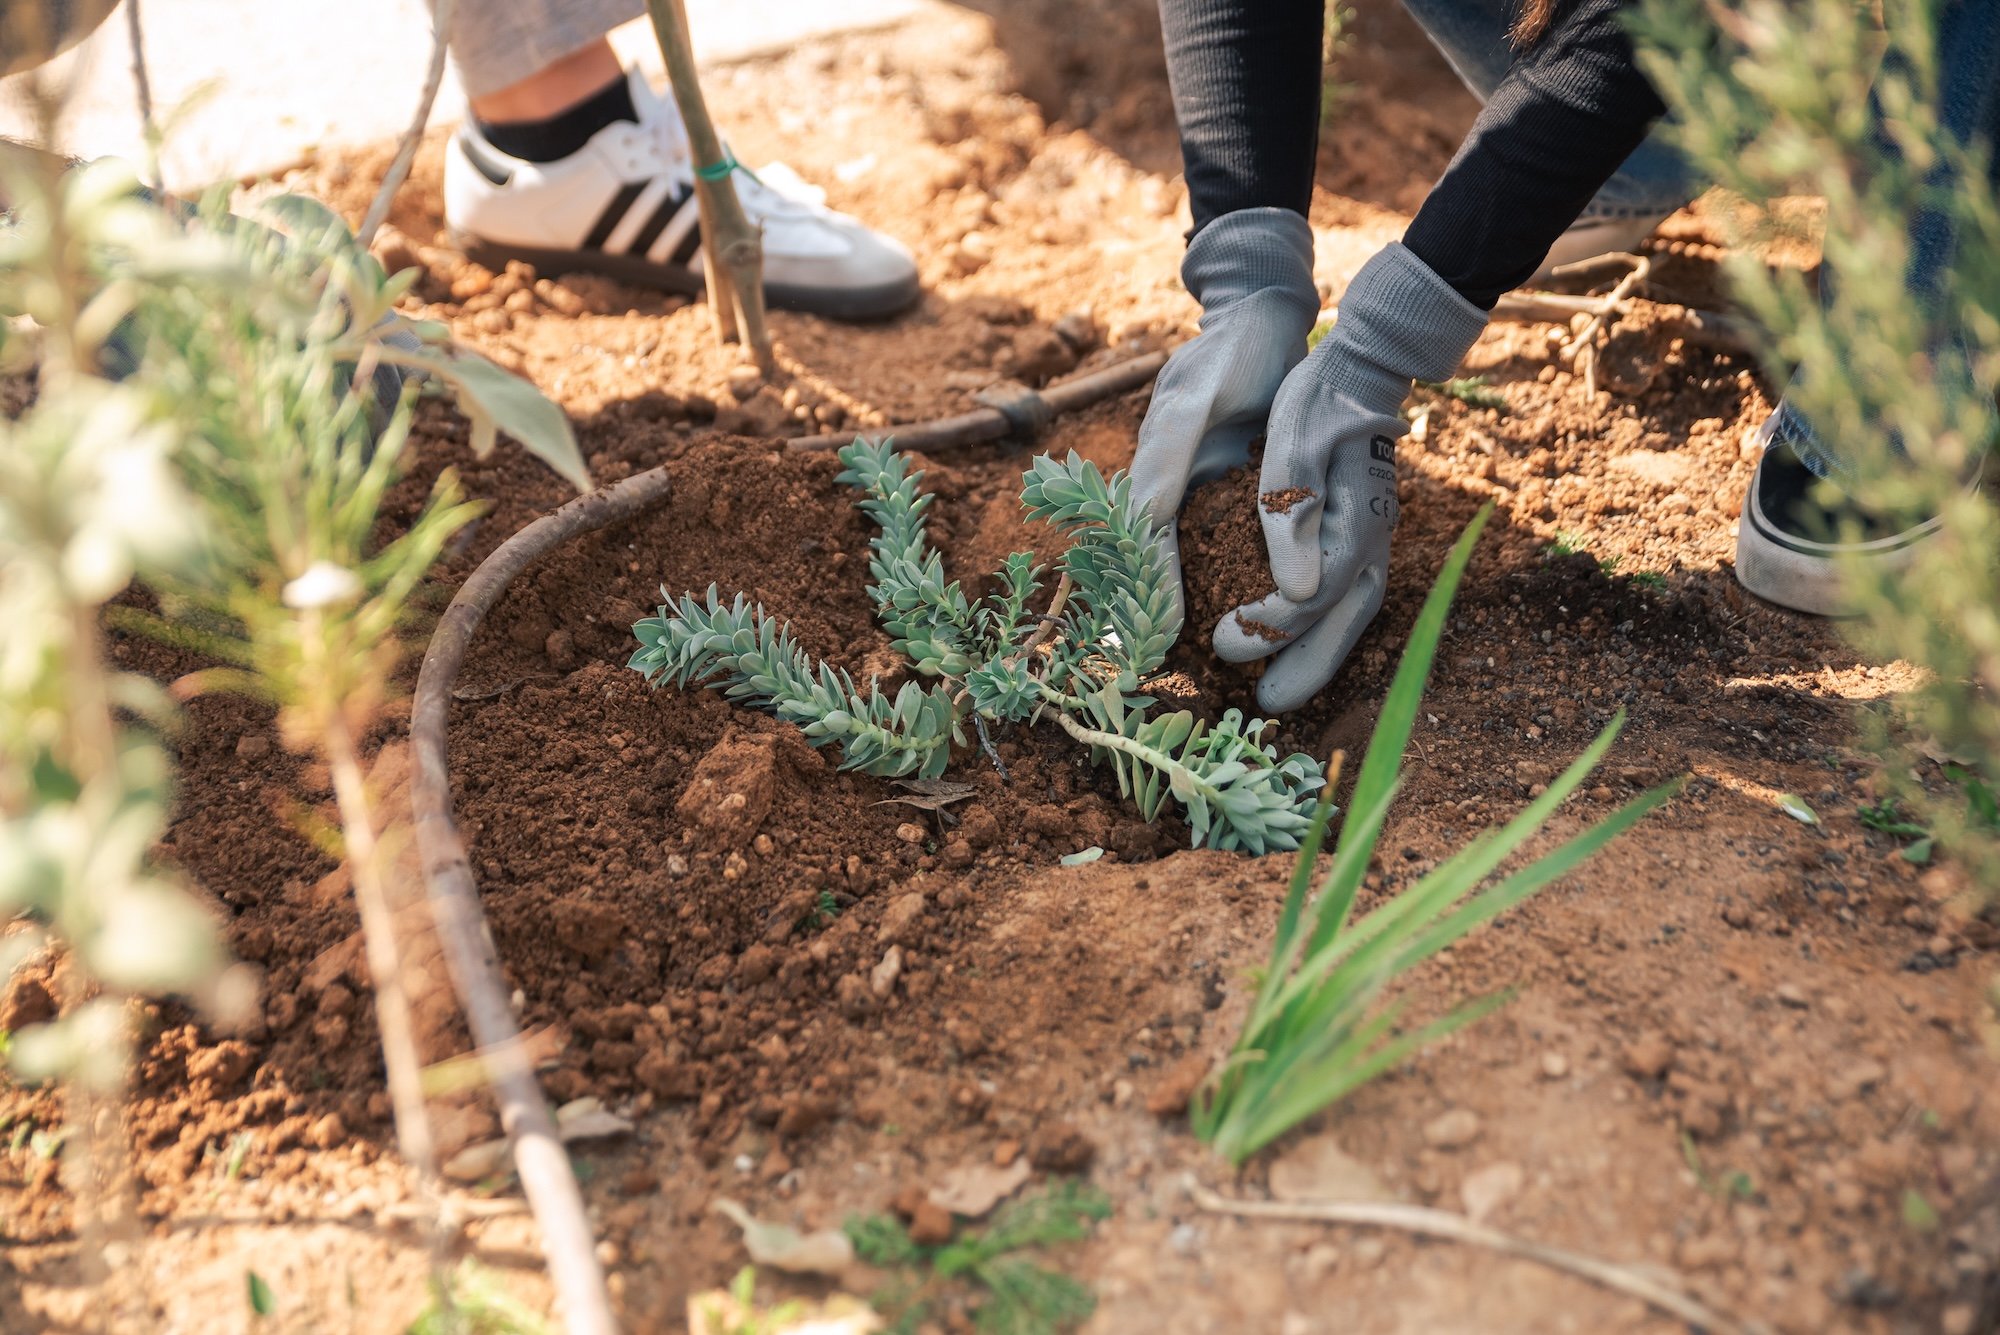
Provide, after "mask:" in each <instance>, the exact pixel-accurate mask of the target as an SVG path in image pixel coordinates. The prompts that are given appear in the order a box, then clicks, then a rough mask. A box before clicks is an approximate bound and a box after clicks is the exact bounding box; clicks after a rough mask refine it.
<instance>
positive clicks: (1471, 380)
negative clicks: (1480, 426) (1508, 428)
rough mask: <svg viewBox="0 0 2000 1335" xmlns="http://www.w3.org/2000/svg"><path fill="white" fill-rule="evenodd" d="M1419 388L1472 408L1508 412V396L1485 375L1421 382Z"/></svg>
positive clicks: (1418, 383) (1491, 378)
mask: <svg viewBox="0 0 2000 1335" xmlns="http://www.w3.org/2000/svg"><path fill="white" fill-rule="evenodd" d="M1417 388H1419V389H1425V390H1429V391H1430V392H1431V393H1433V394H1437V395H1440V396H1442V397H1444V398H1447V399H1457V400H1458V401H1459V402H1460V403H1463V404H1465V405H1467V406H1468V407H1472V408H1493V409H1496V410H1498V411H1500V412H1503V413H1504V412H1506V411H1507V396H1506V395H1505V394H1502V393H1501V392H1500V391H1499V390H1497V389H1495V388H1493V377H1491V376H1484V375H1462V376H1454V377H1452V378H1451V379H1450V380H1419V381H1418V382H1417Z"/></svg>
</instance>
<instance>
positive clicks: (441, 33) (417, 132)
mask: <svg viewBox="0 0 2000 1335" xmlns="http://www.w3.org/2000/svg"><path fill="white" fill-rule="evenodd" d="M455 4H456V0H432V3H431V64H430V69H429V70H428V71H427V72H426V73H425V75H424V93H423V96H422V97H420V98H419V99H417V114H416V115H415V116H414V117H412V118H411V120H410V128H409V129H407V130H405V131H403V142H402V143H400V144H398V145H397V146H396V156H395V159H394V160H393V161H391V162H390V163H389V170H388V172H387V173H385V174H384V175H383V177H382V184H381V186H380V187H379V188H378V189H377V190H376V191H375V199H374V201H373V202H372V203H370V204H369V205H368V213H367V216H366V217H364V218H362V220H361V229H360V231H358V232H356V233H355V236H356V238H357V239H358V240H359V241H360V242H361V244H362V245H363V246H364V247H365V246H367V245H368V243H369V242H371V241H373V240H374V239H375V231H376V229H377V228H379V227H381V225H382V223H383V221H384V220H385V219H386V218H388V216H389V205H390V204H391V203H393V202H394V201H395V198H396V191H398V190H399V189H401V188H402V185H403V181H404V179H405V178H406V177H408V176H409V174H410V166H411V164H413V163H414V162H416V160H417V146H418V145H419V144H421V143H422V142H423V139H424V127H425V126H426V125H428V124H430V120H431V106H432V104H433V103H435V102H436V101H437V94H438V85H439V84H441V83H443V82H444V56H445V45H446V34H448V33H449V32H450V31H451V11H452V9H453V7H454V5H455Z"/></svg>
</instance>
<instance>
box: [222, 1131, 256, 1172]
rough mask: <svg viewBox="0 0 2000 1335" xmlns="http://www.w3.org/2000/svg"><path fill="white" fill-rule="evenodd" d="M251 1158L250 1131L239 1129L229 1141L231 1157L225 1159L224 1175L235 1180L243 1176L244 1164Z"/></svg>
mask: <svg viewBox="0 0 2000 1335" xmlns="http://www.w3.org/2000/svg"><path fill="white" fill-rule="evenodd" d="M249 1158H250V1133H249V1132H248V1131H239V1132H237V1133H236V1136H235V1138H234V1139H233V1140H231V1141H230V1142H229V1157H228V1158H227V1159H226V1160H224V1161H223V1165H222V1175H223V1177H225V1178H227V1179H228V1180H229V1181H231V1182H234V1181H235V1180H236V1179H237V1178H239V1177H242V1176H243V1165H244V1163H245V1161H247V1160H248V1159H249Z"/></svg>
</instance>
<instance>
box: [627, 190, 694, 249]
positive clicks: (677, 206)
mask: <svg viewBox="0 0 2000 1335" xmlns="http://www.w3.org/2000/svg"><path fill="white" fill-rule="evenodd" d="M693 198H694V187H693V186H689V187H687V188H686V189H685V190H683V191H681V192H680V193H679V194H677V195H668V196H667V197H666V198H665V199H663V200H661V201H660V207H658V208H657V209H654V210H653V216H652V217H650V218H648V219H646V225H645V226H644V227H641V228H640V229H639V235H637V236H635V237H633V238H632V244H631V245H629V246H627V247H625V253H626V254H627V255H634V256H637V257H638V258H640V259H644V258H645V257H646V252H647V251H649V250H651V249H652V248H653V243H654V242H655V241H658V240H659V239H660V233H662V232H664V231H666V230H667V224H668V223H670V222H672V221H673V220H674V215H675V214H677V213H679V212H680V211H681V206H682V205H684V204H686V203H687V202H688V201H689V200H691V199H693Z"/></svg>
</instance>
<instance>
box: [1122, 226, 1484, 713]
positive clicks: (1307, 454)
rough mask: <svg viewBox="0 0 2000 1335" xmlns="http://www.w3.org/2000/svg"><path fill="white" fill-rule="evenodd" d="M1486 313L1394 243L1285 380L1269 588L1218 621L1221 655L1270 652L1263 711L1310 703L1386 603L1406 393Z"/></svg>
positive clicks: (1277, 430) (1268, 499)
mask: <svg viewBox="0 0 2000 1335" xmlns="http://www.w3.org/2000/svg"><path fill="white" fill-rule="evenodd" d="M1486 319H1487V316H1486V312H1485V311H1482V310H1480V309H1479V308H1478V307H1476V306H1474V305H1473V304H1472V303H1471V302H1468V301H1467V300H1466V299H1465V298H1464V297H1462V296H1460V295H1459V294H1458V293H1457V292H1455V291H1453V290H1452V288H1451V287H1450V286H1449V285H1448V284H1446V283H1445V281H1444V280H1443V279H1441V278H1439V277H1438V276H1437V275H1436V274H1435V273H1433V272H1431V270H1430V268H1429V267H1428V266H1426V265H1425V264H1424V262H1423V261H1422V260H1420V259H1418V258H1417V257H1416V256H1415V255H1414V254H1412V253H1411V252H1410V251H1409V250H1408V249H1406V248H1405V247H1404V246H1403V245H1402V244H1401V243H1397V244H1395V245H1391V246H1388V247H1387V248H1385V249H1383V250H1382V251H1380V252H1379V253H1377V254H1376V255H1375V257H1374V258H1373V259H1371V260H1369V261H1368V263H1367V264H1365V265H1363V266H1362V267H1361V272H1360V273H1358V274H1356V275H1355V276H1354V281H1353V282H1352V283H1351V284H1349V285H1348V289H1347V293H1346V295H1345V296H1343V297H1342V298H1341V302H1340V319H1339V321H1338V322H1337V323H1336V324H1335V325H1334V327H1333V329H1332V331H1331V332H1329V333H1328V334H1327V335H1326V337H1324V338H1322V339H1321V340H1320V342H1319V345H1318V346H1317V347H1315V348H1314V349H1313V351H1312V355H1311V356H1310V357H1307V358H1306V359H1305V361H1304V362H1303V363H1301V364H1300V366H1299V367H1298V369H1297V370H1295V371H1293V372H1292V373H1291V374H1290V375H1288V376H1286V377H1285V383H1284V385H1283V386H1282V387H1281V388H1280V389H1279V390H1278V395H1277V399H1276V401H1275V402H1274V403H1273V404H1272V406H1271V419H1270V430H1269V432H1268V433H1267V434H1266V436H1265V439H1264V464H1263V471H1262V474H1261V476H1260V477H1259V479H1258V491H1259V493H1260V494H1259V503H1258V518H1259V520H1260V521H1261V522H1262V523H1263V526H1264V541H1265V545H1266V546H1268V547H1269V548H1270V555H1271V574H1272V577H1273V579H1274V580H1275V581H1276V583H1277V592H1276V593H1273V594H1271V595H1269V596H1267V597H1265V598H1262V599H1260V600H1258V601H1257V602H1254V603H1251V604H1248V605H1247V606H1244V607H1239V608H1237V609H1236V610H1235V611H1234V612H1231V613H1229V614H1227V615H1225V616H1224V617H1223V619H1222V623H1221V624H1220V625H1219V626H1217V627H1216V629H1215V652H1216V654H1217V655H1218V656H1219V657H1221V658H1223V659H1224V660H1226V661H1228V662H1232V663H1246V662H1249V661H1251V660H1253V659H1258V658H1262V657H1264V656H1265V655H1267V654H1274V653H1275V654H1276V657H1275V658H1273V659H1272V661H1271V666H1270V668H1269V670H1267V671H1266V672H1265V674H1264V676H1263V678H1262V680H1260V681H1259V682H1258V683H1257V703H1258V705H1259V706H1260V707H1261V708H1263V709H1264V710H1265V711H1266V712H1269V713H1283V712H1284V711H1286V710H1289V709H1296V708H1298V707H1299V706H1300V705H1302V704H1304V703H1305V702H1306V701H1307V700H1309V699H1311V698H1312V697H1313V695H1314V694H1315V693H1316V692H1318V690H1319V689H1320V687H1322V686H1324V685H1326V683H1327V682H1329V681H1331V680H1332V679H1333V674H1334V673H1335V672H1337V671H1339V670H1340V665H1341V663H1342V662H1343V661H1345V660H1346V658H1347V655H1348V652H1349V651H1350V650H1352V649H1353V648H1354V643H1355V641H1356V640H1358V639H1360V638H1361V632H1362V631H1364V630H1366V629H1367V627H1368V623H1369V622H1370V621H1372V620H1374V618H1375V614H1376V613H1377V612H1379V611H1381V610H1382V595H1383V592H1384V590H1385V588H1386V585H1387V581H1388V575H1389V535H1390V534H1391V533H1392V532H1393V531H1394V530H1395V527H1396V441H1397V440H1398V438H1400V437H1401V436H1402V434H1403V433H1404V431H1406V430H1408V427H1407V426H1406V425H1405V423H1404V421H1403V417H1402V407H1403V400H1404V399H1405V398H1407V397H1409V393H1410V382H1411V381H1412V380H1440V379H1443V378H1444V377H1445V376H1447V375H1450V374H1451V372H1452V370H1453V369H1454V368H1455V367H1456V366H1457V365H1458V364H1459V362H1460V361H1462V360H1463V359H1464V357H1465V354H1466V353H1467V352H1468V351H1470V350H1471V347H1472V344H1473V342H1474V341H1475V340H1477V339H1478V337H1479V334H1480V331H1481V330H1483V329H1485V327H1486ZM1141 439H1142V441H1143V437H1142V438H1141ZM1140 448H1141V449H1142V450H1143V449H1144V445H1143V444H1142V445H1141V447H1140Z"/></svg>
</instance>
